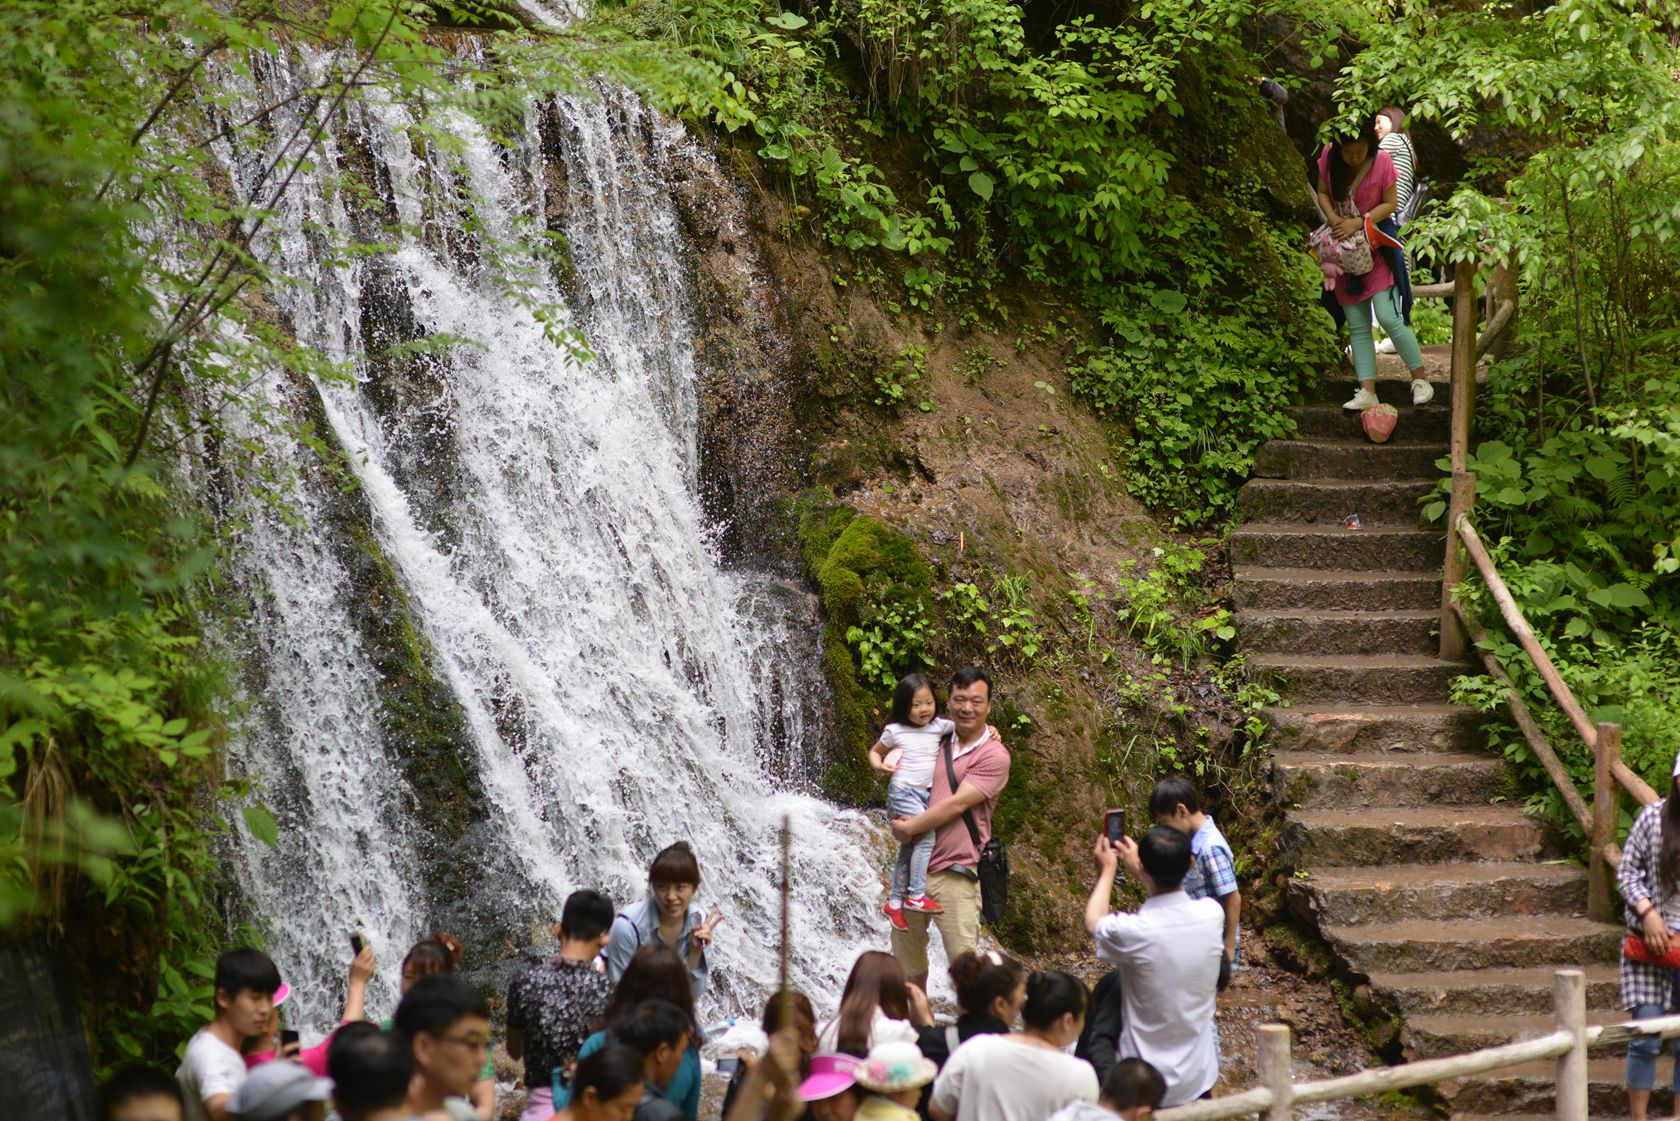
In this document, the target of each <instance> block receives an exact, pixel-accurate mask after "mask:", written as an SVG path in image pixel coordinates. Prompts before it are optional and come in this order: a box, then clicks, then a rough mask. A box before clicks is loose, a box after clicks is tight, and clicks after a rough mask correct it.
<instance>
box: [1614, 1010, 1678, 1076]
mask: <svg viewBox="0 0 1680 1121" xmlns="http://www.w3.org/2000/svg"><path fill="white" fill-rule="evenodd" d="M1672 1011H1673V1010H1672V1009H1670V1008H1664V1007H1663V1006H1662V1005H1660V1004H1641V1005H1638V1006H1637V1007H1635V1008H1634V1010H1633V1018H1634V1019H1635V1020H1654V1019H1656V1018H1657V1017H1658V1016H1667V1015H1670V1014H1671V1013H1672ZM1662 1048H1663V1040H1661V1039H1659V1038H1657V1037H1656V1036H1643V1037H1641V1038H1639V1039H1635V1040H1633V1041H1632V1042H1631V1043H1629V1044H1628V1056H1627V1087H1628V1089H1630V1090H1649V1089H1651V1088H1652V1087H1653V1086H1655V1085H1656V1084H1657V1056H1658V1055H1660V1054H1662ZM1675 1054H1676V1060H1675V1067H1674V1091H1675V1093H1677V1094H1680V1050H1676V1052H1675Z"/></svg>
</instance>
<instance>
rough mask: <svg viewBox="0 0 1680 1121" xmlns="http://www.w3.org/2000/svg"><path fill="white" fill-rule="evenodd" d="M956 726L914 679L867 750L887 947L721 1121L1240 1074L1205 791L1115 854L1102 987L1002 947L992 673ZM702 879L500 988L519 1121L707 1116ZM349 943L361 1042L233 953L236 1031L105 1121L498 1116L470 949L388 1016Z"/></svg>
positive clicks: (365, 962) (150, 1076) (862, 961)
mask: <svg viewBox="0 0 1680 1121" xmlns="http://www.w3.org/2000/svg"><path fill="white" fill-rule="evenodd" d="M938 709H939V705H938V702H937V699H936V696H935V692H934V685H933V683H932V682H930V681H929V680H928V679H927V678H925V677H923V676H921V675H912V676H910V677H907V678H905V679H904V681H903V682H901V683H900V685H899V688H898V690H897V691H896V693H895V698H894V705H893V719H892V721H891V723H889V724H888V725H887V727H886V729H885V730H884V731H883V733H882V736H881V739H880V742H878V743H877V744H875V746H874V748H873V749H872V750H871V759H872V760H873V763H874V765H875V766H876V767H877V769H878V770H881V771H882V772H883V773H885V774H887V775H888V776H890V781H889V789H888V795H887V800H888V806H889V812H890V813H891V814H892V815H893V820H892V828H893V832H894V833H895V835H896V836H897V837H898V839H899V840H900V841H901V843H902V847H901V851H900V853H899V858H898V861H897V863H896V865H895V868H894V872H893V877H892V883H891V886H890V888H889V893H888V895H889V897H888V900H887V902H886V906H885V919H886V922H885V923H884V924H883V927H884V929H883V934H884V935H886V936H887V938H888V940H889V942H890V946H891V952H890V953H888V952H884V951H882V950H866V951H864V952H863V953H862V954H860V955H859V956H858V958H857V960H856V961H855V963H854V964H853V965H852V968H851V972H850V975H849V977H848V978H847V981H846V984H845V988H844V991H843V992H842V993H841V996H840V1001H839V1007H838V1010H837V1011H836V1012H835V1014H834V1015H833V1016H831V1017H829V1018H827V1019H820V1018H819V1016H818V1014H817V1012H816V1009H815V1007H814V1006H813V1004H812V1001H811V1000H810V999H809V997H808V996H807V995H806V994H802V993H799V992H796V991H791V990H786V991H781V992H777V993H775V994H773V995H772V996H771V997H770V998H769V1000H768V1001H767V1003H766V1004H765V1007H764V1009H763V1016H762V1021H761V1026H762V1033H761V1034H755V1035H754V1037H753V1038H752V1039H750V1040H748V1041H746V1042H745V1043H744V1044H743V1045H742V1046H740V1047H735V1048H732V1049H733V1050H736V1051H738V1052H739V1054H737V1055H728V1056H721V1058H722V1061H721V1062H720V1063H719V1066H718V1069H719V1071H720V1072H724V1073H727V1074H728V1075H729V1082H728V1087H727V1091H726V1093H725V1095H724V1105H723V1117H724V1118H726V1119H727V1121H759V1119H761V1118H765V1119H778V1121H791V1119H794V1118H800V1119H808V1121H918V1118H925V1119H930V1121H1046V1119H1047V1118H1055V1119H1056V1121H1101V1119H1102V1118H1111V1117H1113V1116H1120V1117H1125V1118H1130V1119H1141V1118H1147V1117H1149V1116H1150V1115H1151V1113H1152V1112H1153V1111H1154V1110H1155V1109H1157V1108H1161V1107H1163V1106H1170V1105H1174V1104H1178V1103H1182V1102H1185V1101H1188V1100H1191V1099H1194V1098H1197V1097H1201V1096H1207V1095H1208V1093H1209V1092H1210V1091H1211V1088H1212V1087H1213V1084H1214V1082H1215V1080H1216V1079H1217V1077H1218V1068H1219V1056H1218V1043H1217V1039H1216V1036H1215V1032H1214V1020H1213V1016H1214V1003H1215V995H1216V992H1217V990H1218V989H1219V988H1220V987H1222V986H1223V984H1224V983H1225V981H1226V979H1228V977H1229V973H1230V970H1231V968H1232V966H1233V965H1234V964H1235V962H1236V958H1237V953H1238V940H1237V930H1238V927H1237V918H1238V914H1239V909H1240V906H1241V901H1240V896H1239V894H1238V892H1237V883H1236V876H1235V872H1234V868H1233V863H1232V856H1231V850H1230V847H1229V845H1228V844H1227V843H1226V842H1225V839H1224V837H1223V836H1222V835H1221V834H1220V832H1219V829H1218V827H1217V826H1216V825H1215V824H1214V823H1213V821H1212V819H1211V818H1209V817H1208V815H1207V814H1206V813H1205V812H1203V810H1202V807H1201V804H1200V799H1199V797H1198V794H1197V791H1196V789H1195V787H1194V786H1193V785H1191V784H1190V783H1189V782H1186V781H1185V780H1183V779H1179V778H1169V779H1165V780H1162V781H1161V782H1160V783H1158V784H1157V785H1156V787H1155V789H1154V792H1153V795H1152V797H1151V800H1150V805H1149V810H1150V814H1151V816H1152V817H1153V819H1154V821H1155V825H1154V826H1153V827H1152V828H1150V829H1149V830H1148V831H1147V832H1145V833H1144V834H1143V835H1142V836H1141V837H1140V838H1137V839H1135V840H1134V839H1132V838H1131V837H1128V836H1125V835H1124V832H1123V830H1122V829H1113V830H1112V831H1111V832H1107V833H1104V834H1102V835H1100V836H1099V837H1098V839H1097V842H1096V847H1095V850H1094V856H1095V860H1096V864H1097V867H1098V869H1099V873H1098V876H1097V880H1096V884H1095V886H1094V888H1093V890H1092V892H1091V896H1090V900H1089V902H1088V904H1087V906H1086V909H1085V923H1086V927H1087V929H1088V930H1089V931H1090V932H1091V934H1092V936H1093V938H1094V939H1095V946H1096V951H1097V956H1098V958H1099V959H1101V960H1102V961H1104V962H1106V963H1108V964H1110V965H1111V966H1112V967H1113V970H1112V972H1110V973H1109V974H1107V975H1106V976H1104V977H1102V978H1101V979H1100V980H1099V981H1098V982H1097V984H1096V987H1095V990H1094V992H1093V991H1091V990H1088V989H1087V987H1086V985H1085V984H1084V982H1082V981H1081V980H1080V979H1078V978H1076V977H1074V976H1072V975H1070V974H1068V973H1065V972H1061V971H1057V970H1041V971H1033V970H1029V969H1027V968H1025V967H1023V966H1022V965H1021V964H1020V963H1019V962H1016V961H1015V960H1013V959H1011V958H1010V957H1008V956H1007V955H1005V954H1003V953H1000V952H999V951H997V950H994V949H982V948H981V947H980V945H979V938H980V925H981V920H982V915H983V914H985V913H987V911H988V904H989V902H990V900H989V899H988V893H989V892H991V891H992V885H991V883H990V882H989V881H988V880H987V878H986V877H985V876H983V875H982V874H981V869H982V867H983V866H984V865H985V864H986V863H987V862H988V861H989V860H991V859H992V858H993V856H994V855H995V853H996V851H997V846H998V841H997V839H996V838H994V837H993V832H992V825H993V815H994V812H995V810H996V807H997V802H998V798H999V796H1000V795H1001V794H1002V792H1003V790H1004V788H1005V786H1006V785H1007V783H1008V781H1009V770H1010V756H1009V751H1008V749H1007V748H1006V747H1005V746H1004V743H1003V740H1002V738H1001V737H1000V736H999V734H998V731H997V729H996V728H995V727H993V726H992V725H991V724H990V722H989V717H990V715H991V709H992V682H991V679H990V677H989V676H988V675H987V674H986V673H985V672H984V671H982V670H979V669H975V668H969V669H964V670H960V671H958V672H957V673H956V674H955V675H954V676H953V677H952V679H951V681H950V689H949V693H948V703H947V709H948V715H947V716H940V715H939V713H938ZM1115 812H1118V811H1115ZM1120 875H1125V876H1127V877H1129V878H1130V879H1131V880H1133V881H1134V882H1135V883H1136V884H1138V885H1140V886H1141V887H1142V888H1143V889H1144V890H1145V891H1146V892H1147V895H1148V899H1147V901H1146V902H1144V903H1143V905H1142V906H1141V907H1140V908H1139V909H1138V910H1137V911H1136V912H1135V913H1126V912H1118V911H1113V910H1111V902H1112V898H1113V892H1114V885H1115V880H1116V878H1117V877H1118V876H1120ZM700 882H701V876H700V863H699V860H698V859H697V857H696V855H695V853H694V852H693V851H692V850H691V849H690V847H689V846H688V844H687V843H685V842H681V841H678V842H676V843H674V844H672V845H670V846H668V847H667V848H665V849H664V850H663V851H661V852H660V853H659V854H658V855H657V856H656V857H655V858H654V860H653V862H652V865H651V866H650V868H649V870H648V892H647V896H646V897H645V898H644V899H641V900H638V901H636V902H634V903H632V904H630V905H629V906H627V907H624V908H623V909H619V908H615V906H614V905H613V903H612V901H611V900H609V899H608V898H607V897H606V896H605V895H603V894H602V893H600V892H598V891H594V890H588V889H585V890H580V891H576V892H573V893H572V894H571V896H570V897H568V898H567V899H566V901H565V904H564V907H563V909H562V911H561V914H560V919H559V922H558V923H557V924H556V927H555V934H556V935H557V937H558V939H559V947H558V952H557V953H555V954H554V955H553V956H552V957H550V958H548V959H547V960H544V961H542V962H540V963H539V964H536V965H534V966H532V967H531V968H529V969H528V970H527V971H525V972H524V973H523V974H521V975H520V976H518V977H517V978H516V979H515V980H514V981H513V982H512V984H511V985H510V986H509V988H508V990H507V992H506V994H505V998H506V1027H505V1040H504V1042H505V1046H506V1051H507V1055H508V1057H509V1058H510V1059H512V1060H513V1061H515V1062H517V1063H519V1064H521V1065H522V1067H523V1083H524V1091H525V1099H524V1106H523V1111H522V1113H521V1114H520V1117H521V1121H549V1119H550V1118H554V1119H556V1121H697V1118H698V1116H699V1113H700V1098H701V1084H702V1062H701V1045H702V1044H703V1043H704V1042H706V1039H705V1033H704V1032H703V1030H702V1028H701V1025H700V1020H699V1017H698V1015H697V1013H696V1005H697V1002H699V1001H700V999H701V998H702V997H703V996H704V995H705V993H706V989H707V987H708V984H709V981H710V972H711V950H712V941H713V937H714V935H715V934H716V933H717V931H718V928H719V926H720V925H721V924H722V923H723V916H722V914H721V912H720V911H718V910H717V909H716V908H712V909H710V910H709V911H707V910H702V909H701V907H699V906H698V905H696V903H695V896H696V893H697V891H698V889H699V886H700ZM930 930H931V931H936V932H937V933H938V935H939V937H940V940H941V943H942V945H943V948H944V950H945V955H946V959H947V961H948V962H949V973H950V979H951V983H952V986H953V989H954V992H955V996H956V1015H955V1017H954V1019H953V1018H951V1017H946V1018H945V1019H946V1021H947V1022H943V1023H941V1022H940V1020H939V1019H938V1018H936V1017H935V1015H934V1013H933V1010H932V1008H931V1006H930V1003H929V1000H928V997H927V993H926V985H927V974H928V956H927V954H928V937H929V932H930ZM352 949H353V950H354V951H355V953H354V957H353V960H352V961H351V963H350V966H349V990H348V996H347V999H346V1002H345V1007H344V1009H343V1014H342V1016H341V1018H340V1022H339V1024H338V1026H337V1027H336V1028H335V1029H334V1030H333V1031H332V1032H331V1033H330V1035H329V1036H328V1037H327V1038H326V1039H325V1040H324V1041H323V1042H320V1043H318V1044H315V1045H313V1046H309V1047H302V1046H300V1045H299V1043H298V1042H297V1040H296V1037H295V1035H292V1034H291V1033H283V1032H281V1031H280V1028H279V1024H280V1018H281V1016H280V1010H279V1007H280V1006H281V1005H283V1003H284V1001H285V1000H286V998H287V996H289V995H290V994H289V990H288V988H287V986H286V985H285V984H284V983H282V980H281V976H280V973H279V971H278V969H277V968H276V967H275V965H274V963H273V962H272V961H271V960H270V959H269V958H268V957H267V955H265V954H264V953H262V952H261V951H259V950H255V949H234V950H230V951H228V952H227V953H225V954H223V955H222V956H221V958H220V959H219V960H218V961H217V963H216V975H215V1015H214V1018H213V1019H212V1020H211V1022H210V1023H209V1024H207V1025H205V1026H204V1027H203V1029H202V1030H200V1031H198V1032H197V1033H196V1034H195V1035H194V1036H193V1037H192V1038H191V1039H190V1040H189V1041H188V1042H187V1044H186V1047H185V1051H184V1057H183V1059H182V1061H181V1064H180V1067H179V1069H178V1070H177V1071H175V1072H174V1073H173V1074H171V1073H168V1072H164V1071H159V1070H154V1069H148V1068H132V1069H128V1070H125V1071H123V1072H121V1073H119V1074H118V1075H116V1076H115V1077H114V1078H113V1079H112V1080H111V1081H110V1082H109V1083H108V1084H107V1085H106V1086H105V1087H104V1089H103V1093H102V1101H101V1107H100V1109H101V1113H100V1117H101V1121H235V1119H236V1121H319V1119H320V1118H322V1117H325V1116H327V1115H328V1112H329V1111H332V1112H335V1113H336V1116H338V1117H339V1118H341V1119H342V1121H415V1119H423V1121H491V1119H492V1118H494V1117H496V1116H497V1109H498V1106H499V1105H500V1104H501V1103H498V1102H497V1081H496V1078H495V1075H494V1071H493V1070H492V1067H491V1064H490V1061H489V1060H490V1055H491V1048H492V1017H491V1009H490V1004H489V1002H488V1000H487V999H486V996H485V994H484V993H483V992H481V991H480V990H479V989H478V988H477V987H475V986H474V985H473V984H471V983H469V982H468V981H467V980H465V979H464V978H462V977H461V976H459V975H457V973H456V966H457V964H458V962H459V960H460V958H461V954H462V946H461V944H460V942H459V941H457V940H456V939H454V938H451V937H449V936H446V935H435V936H433V937H431V938H428V939H425V940H424V941H422V942H420V943H419V944H418V945H416V946H414V947H413V948H412V949H411V950H410V951H409V952H408V954H407V956H406V957H405V958H404V960H403V962H402V970H401V999H400V1002H399V1003H398V1004H397V1007H396V1009H395V1011H394V1013H393V1014H392V1016H391V1018H390V1019H388V1020H385V1021H383V1022H375V1021H373V1020H371V1019H369V1018H368V1016H367V1010H366V1007H365V1003H366V995H367V986H368V983H369V981H370V980H371V979H372V977H373V975H374V972H375V969H376V966H377V961H376V958H375V954H374V950H373V948H372V947H371V946H366V945H359V944H358V945H353V946H352ZM718 1049H719V1048H716V1047H714V1048H712V1049H711V1050H714V1051H716V1050H718ZM508 1108H510V1109H511V1108H513V1107H512V1106H511V1105H510V1106H509V1107H508Z"/></svg>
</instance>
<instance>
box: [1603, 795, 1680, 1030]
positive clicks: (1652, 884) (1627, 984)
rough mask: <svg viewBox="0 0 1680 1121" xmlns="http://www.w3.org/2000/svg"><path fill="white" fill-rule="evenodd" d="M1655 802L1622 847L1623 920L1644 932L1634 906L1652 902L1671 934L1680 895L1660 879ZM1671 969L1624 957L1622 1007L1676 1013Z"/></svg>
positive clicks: (1679, 925)
mask: <svg viewBox="0 0 1680 1121" xmlns="http://www.w3.org/2000/svg"><path fill="white" fill-rule="evenodd" d="M1666 801H1667V799H1666V798H1665V799H1663V801H1662V802H1654V803H1652V804H1651V805H1649V806H1646V807H1645V808H1644V809H1642V810H1640V811H1639V816H1638V817H1636V818H1634V819H1633V828H1632V829H1630V830H1628V836H1627V843H1626V844H1624V845H1623V846H1622V863H1621V867H1620V868H1618V869H1617V871H1616V884H1617V886H1618V887H1620V888H1621V889H1622V899H1623V900H1624V904H1623V907H1624V909H1623V917H1624V918H1625V919H1626V920H1627V926H1628V929H1629V930H1636V931H1637V930H1643V929H1644V923H1642V922H1640V920H1639V916H1638V915H1635V914H1634V913H1633V905H1634V904H1635V903H1637V902H1639V901H1640V900H1641V899H1649V900H1650V901H1651V904H1652V905H1653V906H1654V907H1656V908H1657V910H1658V911H1659V912H1661V914H1662V917H1663V922H1664V923H1665V924H1667V926H1668V929H1669V930H1680V895H1670V894H1669V893H1667V892H1665V891H1663V889H1662V884H1661V883H1660V882H1659V879H1658V876H1657V855H1658V853H1659V852H1661V850H1662V808H1663V802H1666ZM1675 973H1676V971H1675V970H1673V969H1669V968H1668V967H1667V966H1662V965H1651V964H1649V963H1647V962H1642V961H1635V960H1633V959H1632V958H1630V957H1628V956H1627V955H1626V954H1625V953H1624V954H1623V955H1622V1007H1623V1008H1625V1009H1627V1010H1628V1011H1630V1012H1631V1011H1633V1010H1634V1009H1635V1008H1637V1007H1638V1006H1639V1005H1641V1004H1656V1005H1660V1006H1661V1007H1663V1008H1665V1009H1672V1008H1673V1007H1674V1006H1675V1002H1674V975H1675Z"/></svg>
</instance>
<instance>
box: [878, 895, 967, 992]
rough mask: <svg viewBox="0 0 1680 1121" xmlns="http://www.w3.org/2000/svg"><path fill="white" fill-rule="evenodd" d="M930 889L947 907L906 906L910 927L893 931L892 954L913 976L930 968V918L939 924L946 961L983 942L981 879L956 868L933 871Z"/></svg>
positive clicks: (905, 912) (905, 916) (938, 900)
mask: <svg viewBox="0 0 1680 1121" xmlns="http://www.w3.org/2000/svg"><path fill="white" fill-rule="evenodd" d="M927 893H928V894H929V895H931V896H932V897H933V900H934V902H936V903H938V904H939V905H940V906H941V907H943V908H944V910H943V911H940V912H939V913H937V914H933V915H927V914H923V913H922V912H920V911H912V910H910V909H909V908H905V910H904V921H905V922H906V923H908V924H910V929H909V930H896V929H895V930H894V931H893V932H892V952H893V957H895V958H897V959H898V961H899V964H900V965H902V966H904V972H905V973H906V974H907V975H909V976H911V977H920V976H922V975H923V974H925V973H926V972H927V971H928V958H927V946H928V920H929V919H931V920H933V925H934V926H936V927H938V928H939V940H940V941H941V942H943V943H944V944H945V960H946V961H947V962H949V961H952V960H954V959H955V958H956V957H957V956H958V955H959V954H963V953H966V952H967V951H969V950H972V949H974V947H975V946H977V945H978V944H979V942H980V881H978V880H971V879H969V878H968V877H967V876H964V875H962V874H960V873H957V872H933V873H931V874H929V876H928V882H927Z"/></svg>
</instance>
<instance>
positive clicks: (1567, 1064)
mask: <svg viewBox="0 0 1680 1121" xmlns="http://www.w3.org/2000/svg"><path fill="white" fill-rule="evenodd" d="M1552 1010H1553V1012H1554V1013H1555V1014H1556V1016H1557V1030H1558V1031H1566V1032H1569V1033H1570V1034H1571V1035H1573V1036H1574V1037H1575V1046H1573V1047H1571V1048H1570V1049H1569V1050H1567V1051H1565V1052H1564V1053H1563V1054H1561V1055H1559V1056H1558V1058H1557V1115H1558V1121H1587V975H1586V974H1585V973H1583V972H1581V971H1580V970H1579V969H1560V970H1558V974H1557V977H1556V978H1555V979H1554V980H1553V981H1552Z"/></svg>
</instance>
